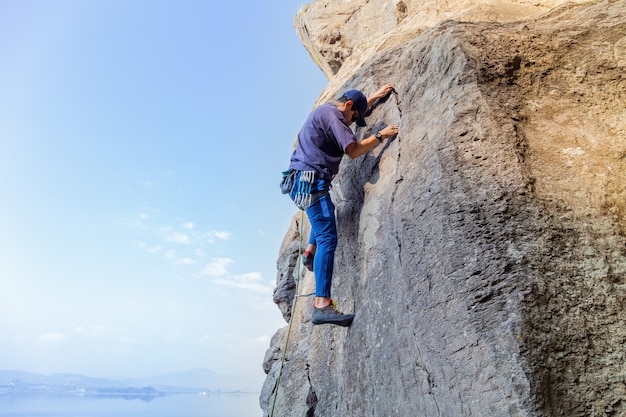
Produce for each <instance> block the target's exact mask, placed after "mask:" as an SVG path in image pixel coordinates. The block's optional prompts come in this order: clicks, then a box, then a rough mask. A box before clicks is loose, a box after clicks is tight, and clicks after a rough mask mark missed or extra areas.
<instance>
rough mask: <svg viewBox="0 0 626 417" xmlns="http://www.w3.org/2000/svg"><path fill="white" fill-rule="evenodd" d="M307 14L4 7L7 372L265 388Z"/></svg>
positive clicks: (305, 95) (184, 6)
mask: <svg viewBox="0 0 626 417" xmlns="http://www.w3.org/2000/svg"><path fill="white" fill-rule="evenodd" d="M303 5H304V2H300V1H298V2H291V1H290V2H256V1H249V2H244V3H232V2H211V1H192V0H176V1H174V0H169V1H159V0H133V1H128V0H123V1H121V0H119V1H118V0H67V1H64V0H54V1H52V0H51V1H46V0H37V1H32V0H20V1H14V0H0V56H1V57H2V59H1V61H0V195H1V196H2V204H0V282H1V284H2V285H1V290H0V369H21V370H26V371H32V372H42V373H53V372H75V373H83V374H87V375H93V376H111V375H127V376H149V375H155V374H160V373H164V372H170V371H180V370H186V369H192V368H209V369H212V370H214V371H216V372H237V373H241V374H245V375H248V376H249V378H251V380H253V381H258V383H259V384H260V383H261V382H262V380H263V377H264V374H263V373H262V371H261V362H262V360H263V355H264V353H265V350H266V348H267V347H268V345H269V338H270V337H271V335H272V334H273V333H274V332H275V331H276V330H277V329H278V328H279V327H281V326H283V325H284V324H285V323H284V321H283V320H282V317H281V315H280V313H279V311H278V309H277V307H276V306H275V305H274V304H273V303H272V289H273V287H274V282H275V276H276V270H275V266H276V259H277V257H278V250H279V246H280V243H281V242H282V239H283V236H284V234H285V232H286V229H287V227H288V225H289V222H290V219H291V217H292V216H293V215H294V214H295V213H296V212H297V209H296V208H295V207H294V206H293V205H292V203H291V202H290V201H289V200H288V199H287V198H286V197H284V196H282V195H281V194H280V192H279V189H278V182H279V180H280V172H281V171H282V170H283V169H285V168H286V166H287V164H288V160H289V154H290V151H291V145H292V142H293V139H294V137H295V135H296V134H297V131H298V130H299V128H300V125H301V124H302V122H303V121H304V119H305V118H306V116H307V114H308V112H309V110H310V109H311V107H312V106H313V104H314V102H315V100H316V98H317V97H318V95H319V94H320V93H321V91H322V90H323V88H324V87H325V86H326V79H325V78H324V76H323V74H322V72H321V70H319V69H318V68H317V67H316V65H315V64H314V62H313V61H312V60H311V58H310V57H309V55H308V53H307V52H306V50H305V49H304V47H303V46H302V45H301V43H300V40H299V38H298V36H297V35H296V33H295V30H294V28H293V19H294V17H295V15H296V13H297V11H298V10H299V9H300V8H301V7H302V6H303Z"/></svg>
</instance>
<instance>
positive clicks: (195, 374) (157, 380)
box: [125, 369, 226, 390]
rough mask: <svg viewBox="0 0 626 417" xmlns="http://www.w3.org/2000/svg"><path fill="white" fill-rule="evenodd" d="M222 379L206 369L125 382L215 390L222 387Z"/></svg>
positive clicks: (136, 384)
mask: <svg viewBox="0 0 626 417" xmlns="http://www.w3.org/2000/svg"><path fill="white" fill-rule="evenodd" d="M224 379H225V378H224V377H223V376H220V375H218V374H217V373H215V372H213V371H210V370H208V369H193V370H189V371H182V372H172V373H168V374H161V375H156V376H152V377H148V378H133V379H127V380H125V382H127V383H131V382H132V384H133V385H135V386H138V385H141V386H145V385H151V386H153V387H179V388H199V389H203V390H209V389H216V387H218V386H220V385H224V384H223V383H224V382H226V381H224Z"/></svg>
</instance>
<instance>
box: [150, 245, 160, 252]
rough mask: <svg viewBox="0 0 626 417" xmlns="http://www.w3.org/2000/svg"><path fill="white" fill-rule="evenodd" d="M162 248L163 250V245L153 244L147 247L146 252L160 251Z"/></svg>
mask: <svg viewBox="0 0 626 417" xmlns="http://www.w3.org/2000/svg"><path fill="white" fill-rule="evenodd" d="M162 250H163V246H161V245H156V246H153V247H151V248H149V249H148V252H150V253H157V252H161V251H162Z"/></svg>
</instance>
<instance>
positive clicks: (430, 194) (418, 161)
mask: <svg viewBox="0 0 626 417" xmlns="http://www.w3.org/2000/svg"><path fill="white" fill-rule="evenodd" d="M296 28H297V31H298V33H299V35H300V37H301V38H302V40H303V44H304V45H305V47H306V48H307V49H308V50H309V52H310V53H311V56H312V57H313V59H314V60H315V61H316V62H317V63H318V65H320V68H322V70H323V71H324V72H325V74H326V75H327V76H328V77H329V84H328V87H327V88H326V89H325V91H324V92H322V94H321V96H320V99H319V101H318V103H321V102H324V101H328V100H330V99H332V98H333V97H334V96H336V95H337V93H339V92H341V91H343V90H346V89H349V88H358V89H361V90H362V91H364V92H365V93H366V94H367V93H372V92H374V91H375V90H376V89H377V88H378V87H379V86H381V85H382V84H384V83H386V82H392V83H394V85H395V86H396V90H397V94H394V95H392V96H391V97H390V98H389V100H387V101H386V102H385V103H383V104H381V105H380V106H379V107H378V108H377V109H376V110H375V111H374V113H373V114H372V116H370V117H369V118H368V126H367V127H365V128H360V129H358V130H357V135H358V136H359V137H366V136H369V135H370V134H371V133H372V131H373V130H376V129H378V128H380V126H382V124H383V123H387V124H391V123H397V124H399V125H400V134H399V136H398V137H397V138H396V139H395V140H393V141H390V142H388V143H386V144H385V145H384V146H379V147H377V148H375V149H374V150H373V151H371V152H370V153H368V154H367V155H364V156H362V157H360V158H357V159H355V160H350V159H349V158H344V161H343V162H342V166H341V170H340V173H339V175H338V176H337V178H336V179H335V180H334V182H333V184H334V187H333V189H332V197H333V200H334V201H335V203H336V205H337V212H336V215H337V221H338V227H339V246H338V249H337V253H336V261H335V276H334V281H333V298H335V299H336V300H337V302H338V306H339V309H340V310H342V311H345V312H354V313H355V314H356V318H355V320H354V322H353V324H352V326H351V327H349V328H347V329H346V328H341V327H335V326H330V325H323V326H312V325H311V323H310V321H309V318H310V313H311V306H312V300H311V298H307V297H305V296H303V297H294V292H295V281H296V278H297V277H298V275H300V284H299V285H300V288H299V293H300V294H307V293H310V292H311V291H313V287H314V280H313V279H314V278H313V274H312V273H309V272H306V273H305V270H304V268H301V267H298V265H297V262H298V250H299V248H300V245H301V243H300V242H301V238H303V239H304V242H302V245H304V244H306V239H307V236H308V227H309V226H308V222H307V220H306V216H303V215H302V214H301V213H298V214H296V215H295V216H294V218H293V221H292V225H291V227H290V229H289V230H288V231H287V233H286V236H285V240H284V242H283V245H282V247H281V248H280V253H279V259H278V262H277V268H278V278H277V287H276V290H275V294H274V300H275V302H276V303H277V305H278V307H279V308H280V309H281V311H282V312H283V315H284V317H285V319H286V320H287V321H288V320H289V319H290V318H291V307H292V304H293V302H294V300H296V301H295V302H296V307H295V310H294V313H293V318H292V320H293V321H292V327H291V329H290V339H289V344H288V345H287V352H286V356H285V359H286V360H285V362H284V367H283V369H282V375H281V377H280V378H281V379H280V384H279V385H278V390H277V396H276V403H275V408H274V415H275V416H282V417H285V416H303V417H304V416H308V417H312V416H319V417H330V416H341V417H348V416H349V417H364V416H373V417H387V416H403V417H405V416H427V417H431V416H445V417H449V416H481V417H482V416H568V417H571V416H624V415H626V367H625V366H624V363H625V360H626V357H625V355H626V347H625V341H626V216H625V215H626V77H625V74H626V72H625V68H626V0H614V1H608V0H605V1H595V2H589V3H566V4H562V5H559V4H558V2H541V3H527V2H519V1H513V2H509V1H492V2H481V3H477V2H475V1H473V2H470V1H465V2H454V3H452V2H450V3H448V2H445V1H444V2H441V1H419V2H418V1H409V0H403V1H394V2H387V1H384V0H369V1H367V0H353V1H347V2H331V1H328V0H326V1H321V0H317V1H315V2H314V3H312V4H310V5H308V6H306V7H305V8H303V10H302V11H301V13H300V14H299V15H298V16H297V18H296ZM294 133H295V132H294ZM287 157H288V155H286V158H287ZM277 192H278V191H277ZM294 210H295V208H294ZM301 234H302V235H304V236H301ZM288 329H289V328H288V326H285V327H284V328H283V329H280V330H279V331H278V332H277V333H276V334H275V335H274V337H273V339H272V341H271V346H270V347H269V349H268V351H267V354H266V359H265V362H264V364H263V367H264V369H265V371H266V372H267V374H268V376H267V379H266V382H265V384H264V387H263V391H262V393H261V398H260V400H261V406H262V408H263V409H264V411H265V414H264V415H266V416H267V415H269V414H270V412H271V410H272V407H273V405H274V403H273V402H274V391H275V389H276V380H277V378H278V376H279V373H280V369H281V362H282V361H281V358H282V355H283V349H284V346H285V337H286V335H287V332H288Z"/></svg>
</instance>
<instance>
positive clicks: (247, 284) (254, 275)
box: [215, 272, 272, 293]
mask: <svg viewBox="0 0 626 417" xmlns="http://www.w3.org/2000/svg"><path fill="white" fill-rule="evenodd" d="M215 283H216V284H219V285H224V286H227V287H233V288H239V289H243V290H250V291H254V292H260V293H271V292H272V287H270V286H268V285H266V284H263V276H262V275H261V274H260V273H259V272H248V273H247V274H242V275H234V276H232V277H229V278H228V279H224V278H221V279H217V280H215Z"/></svg>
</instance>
